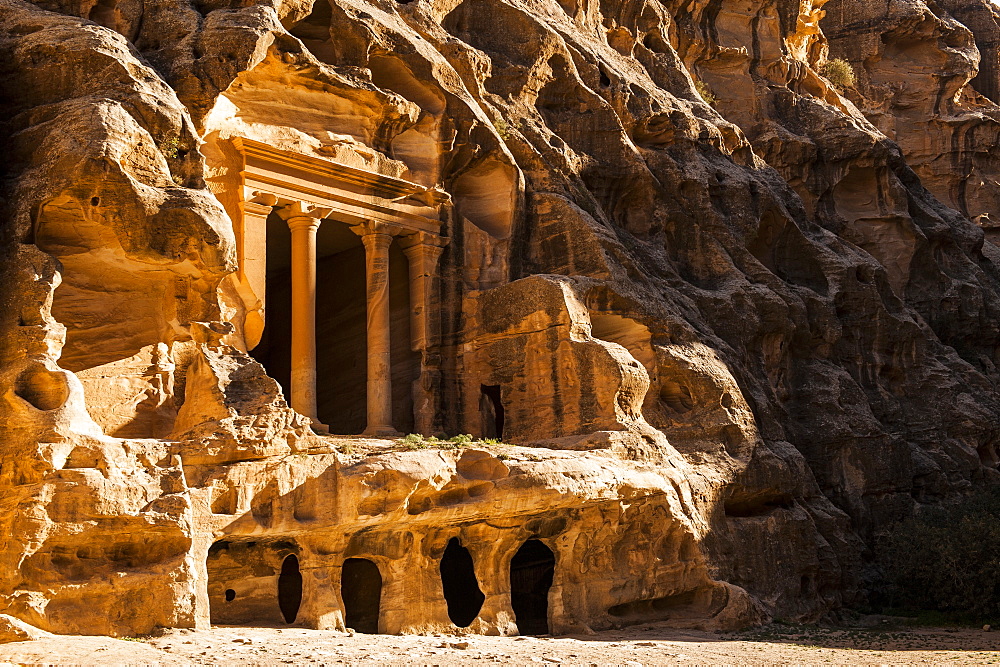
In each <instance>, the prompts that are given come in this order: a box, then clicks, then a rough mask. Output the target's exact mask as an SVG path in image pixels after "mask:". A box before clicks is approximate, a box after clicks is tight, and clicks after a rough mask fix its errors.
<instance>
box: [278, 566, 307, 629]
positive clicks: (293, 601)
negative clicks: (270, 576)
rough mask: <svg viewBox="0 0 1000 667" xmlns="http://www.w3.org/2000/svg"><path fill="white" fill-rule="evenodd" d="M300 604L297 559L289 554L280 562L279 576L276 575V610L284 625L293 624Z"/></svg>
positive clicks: (300, 577) (300, 594) (300, 586)
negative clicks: (279, 612) (282, 618)
mask: <svg viewBox="0 0 1000 667" xmlns="http://www.w3.org/2000/svg"><path fill="white" fill-rule="evenodd" d="M300 604H302V573H301V572H299V559H298V558H297V557H296V556H295V554H289V555H288V556H286V557H285V560H283V561H281V574H279V575H278V608H279V609H281V615H282V616H284V617H285V622H286V623H294V622H295V617H296V616H298V615H299V605H300Z"/></svg>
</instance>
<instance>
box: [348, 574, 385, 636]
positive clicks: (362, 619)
mask: <svg viewBox="0 0 1000 667" xmlns="http://www.w3.org/2000/svg"><path fill="white" fill-rule="evenodd" d="M340 597H341V599H342V600H343V601H344V625H345V626H347V627H348V628H353V629H354V631H355V632H362V633H365V634H369V635H377V634H378V620H379V612H380V607H381V604H382V574H381V573H380V572H379V570H378V566H377V565H376V564H375V563H373V562H371V561H370V560H368V559H367V558H348V559H347V560H345V561H344V567H343V569H342V570H341V573H340Z"/></svg>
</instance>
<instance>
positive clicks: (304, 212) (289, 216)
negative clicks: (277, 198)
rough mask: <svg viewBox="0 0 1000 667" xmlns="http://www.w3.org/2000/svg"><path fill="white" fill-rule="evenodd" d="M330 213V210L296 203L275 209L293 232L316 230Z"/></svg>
mask: <svg viewBox="0 0 1000 667" xmlns="http://www.w3.org/2000/svg"><path fill="white" fill-rule="evenodd" d="M331 211H332V209H330V208H324V207H322V206H314V205H312V204H308V203H306V202H298V201H297V202H292V203H291V204H288V205H286V206H282V207H280V208H279V209H277V213H278V215H279V216H280V217H281V219H282V220H284V221H285V222H286V223H288V227H289V228H290V229H292V230H293V231H294V230H295V229H299V228H313V229H318V228H319V224H320V223H321V222H322V221H323V218H325V217H326V216H328V215H330V212H331Z"/></svg>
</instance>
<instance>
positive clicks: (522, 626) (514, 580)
mask: <svg viewBox="0 0 1000 667" xmlns="http://www.w3.org/2000/svg"><path fill="white" fill-rule="evenodd" d="M555 567H556V557H555V554H554V553H552V550H551V549H549V548H548V547H547V546H546V545H545V544H544V543H543V542H542V541H541V540H537V539H530V540H528V541H527V542H525V543H524V544H522V545H521V548H520V549H518V550H517V553H515V554H514V557H513V558H512V559H511V561H510V606H511V607H512V608H513V610H514V619H515V622H516V623H517V630H518V632H519V633H521V634H522V635H546V634H548V633H549V589H550V588H551V587H552V579H553V577H554V576H555Z"/></svg>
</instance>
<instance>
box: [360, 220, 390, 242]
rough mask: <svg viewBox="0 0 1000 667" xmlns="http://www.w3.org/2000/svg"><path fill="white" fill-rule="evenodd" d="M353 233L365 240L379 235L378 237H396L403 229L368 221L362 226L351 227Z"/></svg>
mask: <svg viewBox="0 0 1000 667" xmlns="http://www.w3.org/2000/svg"><path fill="white" fill-rule="evenodd" d="M351 231H352V232H354V233H355V234H357V235H358V236H360V237H361V238H362V239H364V238H365V237H367V236H372V235H378V236H389V237H392V236H396V235H397V234H399V233H400V232H401V231H403V228H402V227H398V226H397V225H390V224H387V223H384V222H377V221H375V220H368V221H367V222H363V223H361V224H360V225H354V226H353V227H351Z"/></svg>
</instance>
